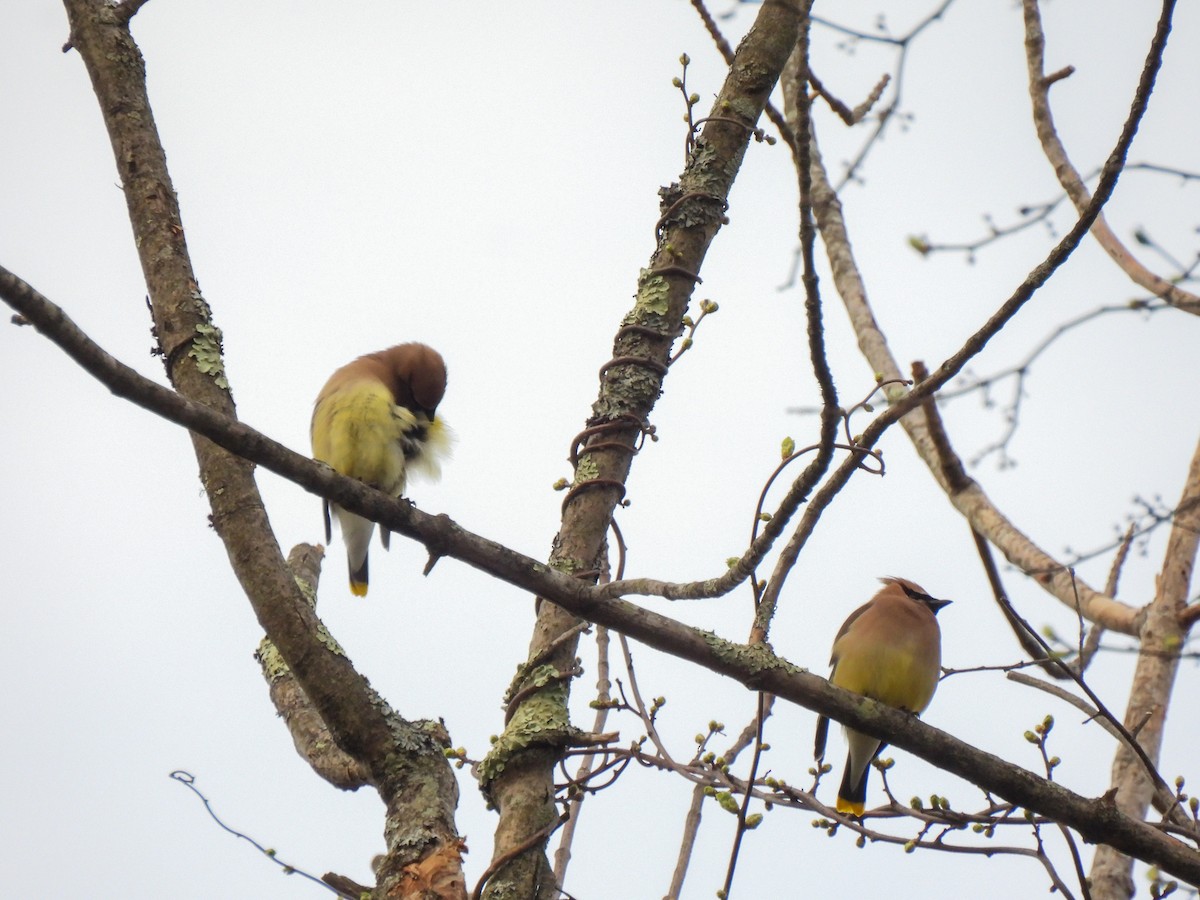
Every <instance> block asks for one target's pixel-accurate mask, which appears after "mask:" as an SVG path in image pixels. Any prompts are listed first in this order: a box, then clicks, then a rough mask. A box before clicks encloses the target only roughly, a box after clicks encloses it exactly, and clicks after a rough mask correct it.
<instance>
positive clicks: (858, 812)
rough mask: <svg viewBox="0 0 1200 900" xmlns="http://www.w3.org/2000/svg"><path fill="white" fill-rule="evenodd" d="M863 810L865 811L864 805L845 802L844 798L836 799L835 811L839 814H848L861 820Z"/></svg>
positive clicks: (849, 801) (850, 801)
mask: <svg viewBox="0 0 1200 900" xmlns="http://www.w3.org/2000/svg"><path fill="white" fill-rule="evenodd" d="M864 809H866V804H865V803H858V802H855V801H853V800H847V799H845V798H844V797H838V799H837V811H838V812H840V813H849V814H850V815H852V816H857V817H858V818H860V819H861V818H862V814H863V810H864Z"/></svg>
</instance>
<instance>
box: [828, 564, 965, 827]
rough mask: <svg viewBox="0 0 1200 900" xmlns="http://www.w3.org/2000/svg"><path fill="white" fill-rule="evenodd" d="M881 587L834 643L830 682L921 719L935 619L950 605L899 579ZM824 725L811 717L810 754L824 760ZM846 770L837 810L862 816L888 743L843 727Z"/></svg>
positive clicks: (937, 660)
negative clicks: (870, 780)
mask: <svg viewBox="0 0 1200 900" xmlns="http://www.w3.org/2000/svg"><path fill="white" fill-rule="evenodd" d="M880 581H882V582H883V589H882V590H880V591H879V593H877V594H876V595H875V596H874V597H872V598H871V600H870V601H869V602H868V603H866V604H864V605H863V606H860V607H859V608H858V609H856V610H855V611H854V612H852V613H851V614H850V618H848V619H846V621H845V623H844V624H843V625H842V629H841V631H839V632H838V634H837V638H836V639H835V640H834V642H833V658H832V659H830V661H829V662H830V665H832V666H833V672H832V673H831V674H830V676H829V680H830V682H832V683H833V684H836V685H837V686H838V687H840V688H845V689H846V690H848V691H854V692H855V693H856V694H862V695H863V696H865V697H870V698H871V699H873V700H878V701H879V702H880V703H886V704H888V705H889V706H894V707H896V708H897V709H902V710H905V711H906V712H910V713H915V714H919V713H921V712H922V711H923V710H924V709H925V707H927V706H928V705H929V701H930V700H932V699H933V692H934V691H935V690H936V689H937V683H938V676H939V675H940V674H941V666H942V634H941V631H940V630H939V629H938V623H937V619H936V618H935V616H936V615H937V611H938V610H939V609H941V608H942V607H943V606H945V605H946V604H948V603H949V602H950V601H949V600H937V599H935V598H933V597H930V596H929V595H928V594H927V593H925V589H924V588H922V587H920V586H919V585H917V584H914V583H913V582H911V581H908V580H907V579H904V578H881V579H880ZM828 733H829V719H827V718H826V717H825V716H821V717H820V718H819V719H817V739H816V746H815V752H814V754H813V755H814V756H815V757H816V759H817V760H818V761H820V760H823V759H824V758H825V738H826V736H827V735H828ZM846 743H847V744H849V745H850V752H849V753H848V754H847V756H846V770H845V772H843V774H842V784H841V787H839V788H838V798H837V810H838V812H840V813H850V814H851V815H854V816H861V815H862V814H863V809H864V808H865V806H866V800H867V775H868V774H869V773H870V771H871V760H873V759H874V758H875V757H876V756H878V755H879V751H881V750H882V749H883V748H884V747H885V746H886V744H885V743H884V742H883V741H880V740H879V739H878V738H873V737H870V736H869V735H865V734H862V733H861V732H858V731H855V730H854V729H852V728H847V729H846Z"/></svg>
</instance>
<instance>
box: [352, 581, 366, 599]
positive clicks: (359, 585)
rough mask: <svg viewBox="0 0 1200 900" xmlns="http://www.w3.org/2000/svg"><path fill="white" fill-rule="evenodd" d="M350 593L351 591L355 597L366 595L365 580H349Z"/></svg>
mask: <svg viewBox="0 0 1200 900" xmlns="http://www.w3.org/2000/svg"><path fill="white" fill-rule="evenodd" d="M350 593H352V594H353V595H354V596H355V597H365V596H367V583H366V582H365V581H352V582H350Z"/></svg>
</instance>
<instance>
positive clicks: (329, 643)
mask: <svg viewBox="0 0 1200 900" xmlns="http://www.w3.org/2000/svg"><path fill="white" fill-rule="evenodd" d="M317 640H318V641H319V642H320V643H321V646H323V647H324V648H325V649H326V650H328V651H329V652H330V653H335V654H337V655H338V656H345V655H346V651H345V650H343V649H342V645H341V644H339V643H338V642H337V641H336V640H334V637H333V635H332V634H330V633H329V630H328V629H327V628H326V627H325V623H324V622H318V623H317Z"/></svg>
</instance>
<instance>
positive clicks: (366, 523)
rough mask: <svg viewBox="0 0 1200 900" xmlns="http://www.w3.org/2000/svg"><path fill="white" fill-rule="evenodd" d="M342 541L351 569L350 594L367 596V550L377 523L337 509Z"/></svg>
mask: <svg viewBox="0 0 1200 900" xmlns="http://www.w3.org/2000/svg"><path fill="white" fill-rule="evenodd" d="M335 510H336V512H337V518H338V524H339V525H340V526H341V528H342V540H343V541H345V543H346V561H347V563H348V564H349V567H350V592H351V593H352V594H354V596H356V597H365V596H367V550H368V549H369V548H370V546H371V535H372V533H374V531H375V523H374V522H372V521H371V520H370V519H364V518H363V517H362V516H356V515H354V513H351V512H346V510H344V509H341V508H338V507H335Z"/></svg>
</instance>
